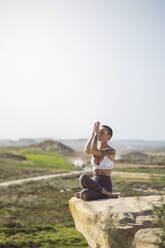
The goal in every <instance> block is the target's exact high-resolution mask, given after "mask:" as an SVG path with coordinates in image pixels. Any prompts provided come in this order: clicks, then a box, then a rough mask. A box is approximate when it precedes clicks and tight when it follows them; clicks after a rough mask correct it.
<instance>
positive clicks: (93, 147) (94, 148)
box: [90, 133, 116, 156]
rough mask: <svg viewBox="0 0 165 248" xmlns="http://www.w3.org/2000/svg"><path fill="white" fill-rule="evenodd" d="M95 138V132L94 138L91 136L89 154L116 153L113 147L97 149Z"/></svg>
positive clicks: (96, 136)
mask: <svg viewBox="0 0 165 248" xmlns="http://www.w3.org/2000/svg"><path fill="white" fill-rule="evenodd" d="M97 138H98V135H97V133H95V134H94V138H93V140H92V143H91V149H90V154H92V155H96V156H106V155H110V154H115V153H116V151H115V149H113V148H108V149H106V150H104V149H98V148H97Z"/></svg>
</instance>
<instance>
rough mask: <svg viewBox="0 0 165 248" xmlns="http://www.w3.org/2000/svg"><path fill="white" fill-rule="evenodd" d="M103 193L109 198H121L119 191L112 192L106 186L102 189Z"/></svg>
mask: <svg viewBox="0 0 165 248" xmlns="http://www.w3.org/2000/svg"><path fill="white" fill-rule="evenodd" d="M102 193H103V194H104V195H106V196H107V197H108V198H119V197H120V192H117V193H111V192H109V191H107V190H105V189H104V188H103V189H102Z"/></svg>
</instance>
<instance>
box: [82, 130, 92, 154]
mask: <svg viewBox="0 0 165 248" xmlns="http://www.w3.org/2000/svg"><path fill="white" fill-rule="evenodd" d="M93 137H94V132H92V135H91V136H90V138H89V139H88V141H87V143H86V145H85V149H84V152H85V153H87V154H90V149H91V143H92V139H93Z"/></svg>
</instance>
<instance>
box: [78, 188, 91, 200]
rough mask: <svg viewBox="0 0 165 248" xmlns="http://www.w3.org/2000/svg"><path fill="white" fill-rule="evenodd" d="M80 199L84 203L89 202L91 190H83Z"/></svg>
mask: <svg viewBox="0 0 165 248" xmlns="http://www.w3.org/2000/svg"><path fill="white" fill-rule="evenodd" d="M80 198H81V199H82V200H84V201H87V200H88V198H89V190H88V189H83V190H81V192H80Z"/></svg>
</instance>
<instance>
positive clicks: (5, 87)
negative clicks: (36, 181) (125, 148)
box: [0, 0, 165, 140]
mask: <svg viewBox="0 0 165 248" xmlns="http://www.w3.org/2000/svg"><path fill="white" fill-rule="evenodd" d="M164 13H165V1H164V0H162V1H161V0H136V1H135V0H124V1H123V0H113V1H112V0H107V1H106V0H100V1H98V0H65V1H62V0H58V1H57V0H54V1H53V0H40V1H39V0H29V1H23V0H15V1H12V0H4V1H2V0H0V113H1V130H0V138H12V139H18V138H22V137H27V138H30V137H31V138H36V137H53V138H57V139H59V138H87V137H88V136H89V135H90V133H91V131H92V126H93V123H94V122H95V121H98V120H99V121H100V122H101V124H106V125H109V126H111V127H112V129H113V131H114V137H113V138H114V139H148V140H156V139H158V140H165V131H164V127H165V115H164V107H165V70H164V68H165V48H164V44H165V32H164V30H165V15H164Z"/></svg>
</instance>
